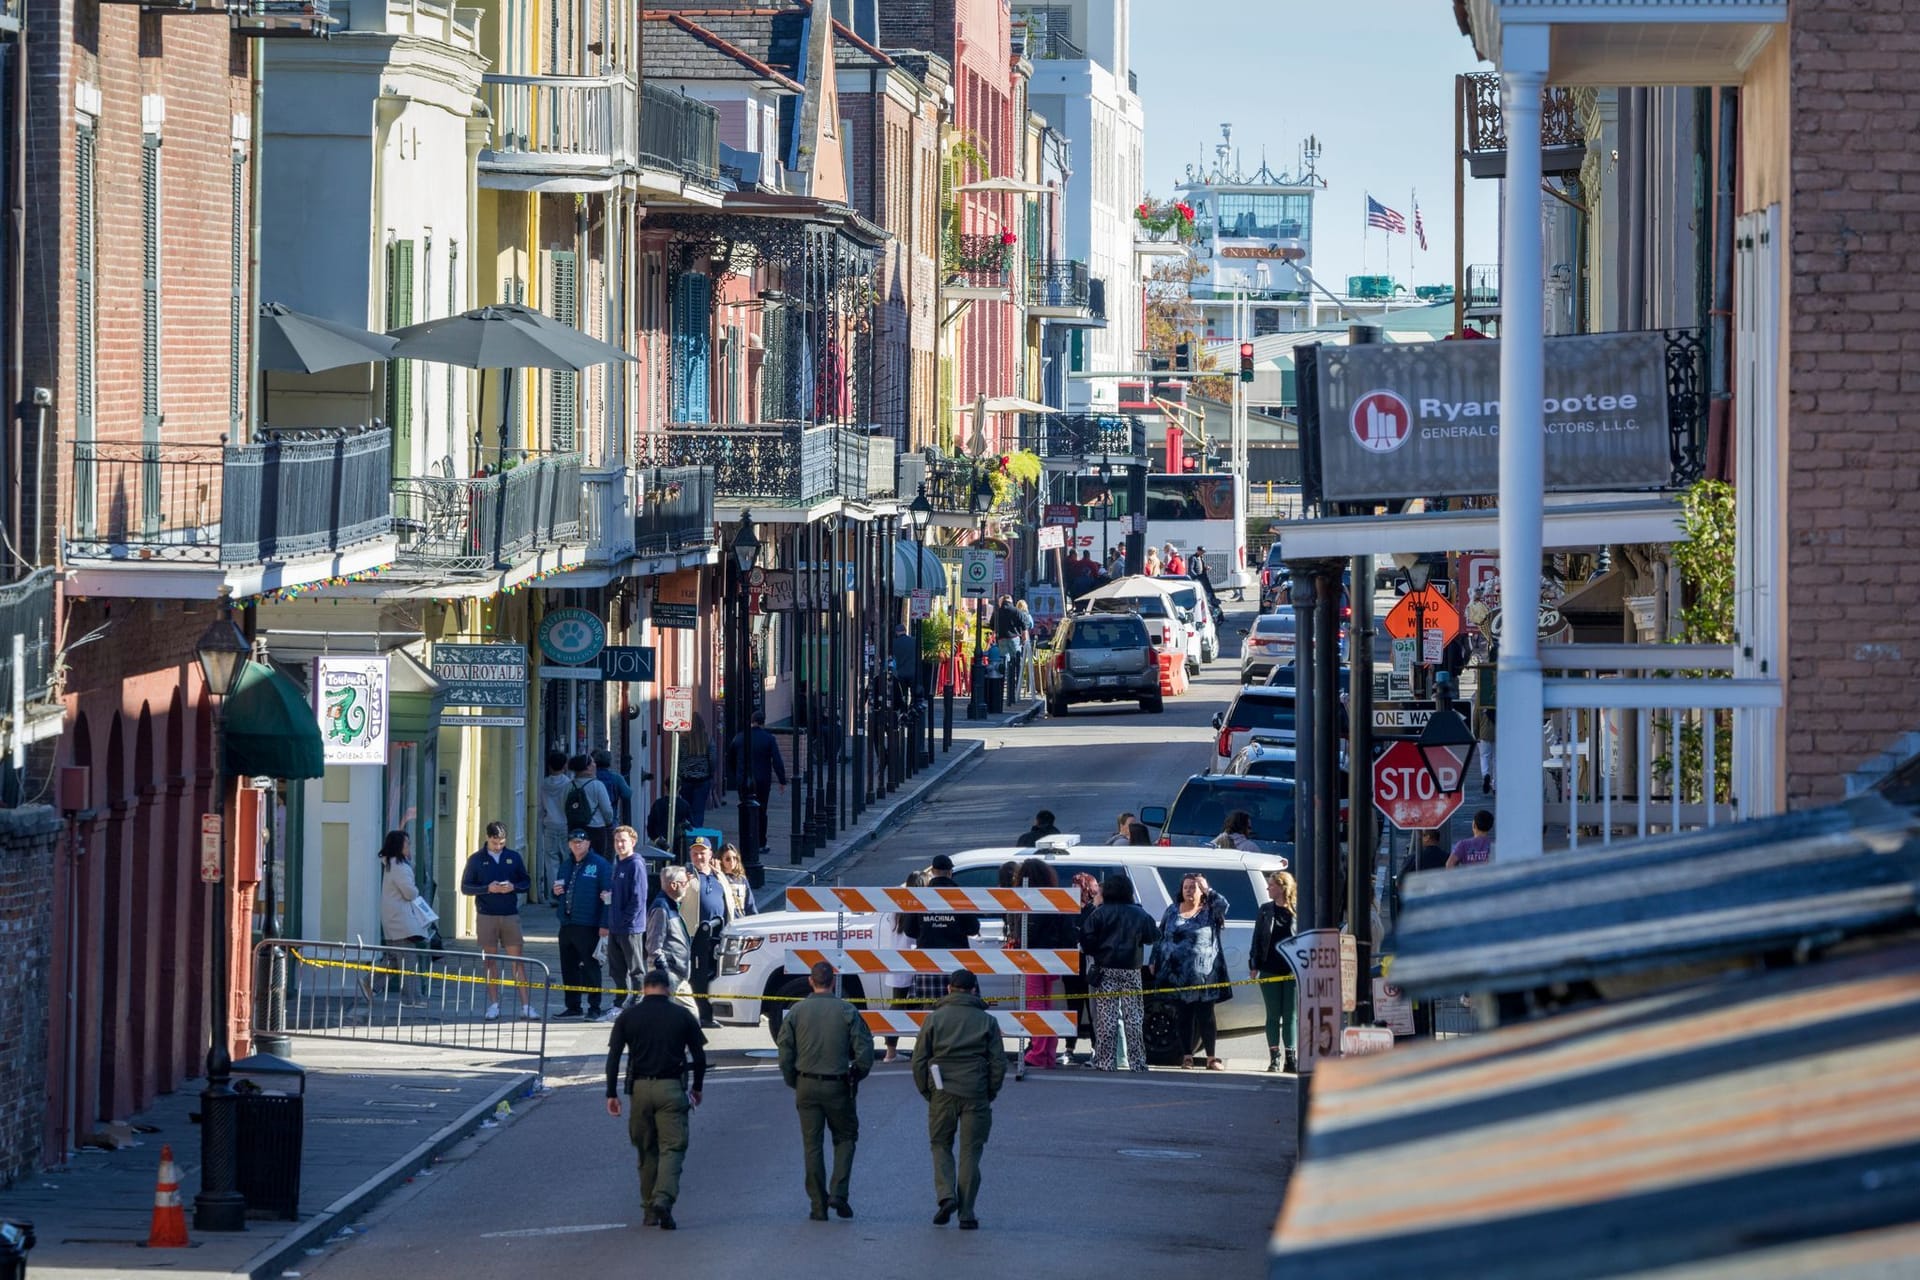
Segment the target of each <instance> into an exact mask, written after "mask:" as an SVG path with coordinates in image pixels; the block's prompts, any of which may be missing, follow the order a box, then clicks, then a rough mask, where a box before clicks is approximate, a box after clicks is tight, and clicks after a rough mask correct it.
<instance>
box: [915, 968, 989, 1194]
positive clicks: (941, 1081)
mask: <svg viewBox="0 0 1920 1280" xmlns="http://www.w3.org/2000/svg"><path fill="white" fill-rule="evenodd" d="M1006 1078H1007V1055H1006V1051H1005V1049H1003V1048H1002V1046H1001V1044H1000V1024H999V1023H997V1022H995V1021H994V1020H993V1015H992V1014H991V1013H988V1012H987V1006H986V1002H985V1001H983V1000H981V999H980V980H979V979H978V978H975V977H974V976H973V975H972V974H971V973H968V972H967V971H966V970H965V969H955V970H954V971H953V972H952V973H950V974H948V975H947V998H946V999H944V1000H942V1001H941V1002H940V1003H939V1004H937V1005H935V1006H934V1007H933V1012H932V1013H930V1014H928V1015H927V1020H926V1022H925V1023H923V1024H922V1025H921V1027H920V1038H919V1039H917V1040H915V1041H914V1044H913V1083H914V1086H915V1087H916V1088H918V1089H919V1090H920V1096H921V1097H923V1098H925V1099H926V1100H927V1141H928V1143H929V1144H930V1145H931V1146H932V1148H933V1191H934V1194H935V1195H936V1196H938V1197H939V1200H940V1207H939V1209H938V1211H937V1212H935V1213H934V1215H933V1225H934V1226H936V1227H944V1226H945V1225H946V1224H947V1222H948V1221H949V1220H950V1219H951V1218H952V1217H953V1215H954V1211H955V1210H958V1211H959V1213H960V1229H961V1230H962V1231H974V1230H977V1229H978V1228H979V1226H980V1219H979V1218H978V1217H976V1216H975V1215H974V1211H973V1210H974V1202H975V1201H976V1200H977V1199H978V1198H979V1195H980V1153H981V1151H983V1150H985V1149H986V1145H987V1135H988V1134H990V1133H992V1132H993V1100H994V1099H995V1098H996V1097H998V1096H999V1094H1000V1085H1001V1083H1002V1082H1003V1081H1004V1080H1005V1079H1006ZM955 1138H958V1139H959V1142H960V1160H959V1168H958V1170H957V1172H956V1170H955V1167H954V1146H953V1144H954V1140H955Z"/></svg>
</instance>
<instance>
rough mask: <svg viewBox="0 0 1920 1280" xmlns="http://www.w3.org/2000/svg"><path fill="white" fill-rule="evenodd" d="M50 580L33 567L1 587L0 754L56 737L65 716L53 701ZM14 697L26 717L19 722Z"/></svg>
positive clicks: (48, 571)
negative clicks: (1, 729) (0, 733)
mask: <svg viewBox="0 0 1920 1280" xmlns="http://www.w3.org/2000/svg"><path fill="white" fill-rule="evenodd" d="M54 579H55V572H54V570H52V569H36V570H35V571H34V572H32V573H30V574H28V575H27V576H26V577H24V578H22V579H20V581H18V582H10V583H8V584H6V585H5V586H0V722H3V723H4V724H5V725H6V729H7V731H6V733H5V735H4V736H0V750H10V749H11V748H12V747H14V746H15V745H22V746H24V745H27V744H29V743H34V742H39V741H41V740H42V739H45V738H52V737H58V736H59V733H60V727H61V724H62V723H63V721H64V718H65V717H64V713H63V711H62V708H61V706H60V704H59V703H58V702H57V701H54V700H53V699H54V696H55V694H56V692H57V691H56V690H55V689H54V687H53V669H54V661H53V595H54ZM16 641H17V642H18V647H17V648H16V647H15V644H16ZM16 698H17V699H18V702H19V705H20V706H22V707H23V708H24V713H25V714H24V718H23V719H22V720H21V721H20V722H19V723H15V721H14V715H13V708H14V706H15V700H16Z"/></svg>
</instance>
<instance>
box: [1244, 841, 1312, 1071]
mask: <svg viewBox="0 0 1920 1280" xmlns="http://www.w3.org/2000/svg"><path fill="white" fill-rule="evenodd" d="M1298 896H1299V889H1298V886H1296V885H1295V884H1294V880H1293V877H1292V876H1291V875H1289V874H1287V873H1286V872H1284V871H1274V872H1269V873H1268V875H1267V901H1265V902H1263V903H1261V904H1260V915H1259V917H1258V918H1257V919H1255V920H1254V922H1253V954H1252V955H1250V956H1249V957H1248V958H1247V970H1248V972H1250V973H1252V974H1253V976H1254V977H1256V978H1259V979H1260V999H1261V1000H1262V1001H1264V1002H1265V1003H1266V1006H1267V1070H1269V1071H1278V1070H1280V1055H1281V1054H1282V1053H1283V1052H1284V1053H1285V1054H1286V1061H1287V1070H1288V1071H1292V1070H1293V1069H1294V1057H1293V1043H1294V1023H1295V1019H1296V1017H1297V1011H1298V1008H1299V996H1300V991H1299V987H1300V984H1299V983H1298V982H1296V981H1294V980H1293V966H1292V965H1290V964H1288V963H1287V961H1286V958H1285V957H1284V956H1283V955H1282V954H1281V952H1280V944H1281V943H1282V942H1284V941H1286V940H1287V939H1288V938H1291V937H1292V936H1293V928H1294V911H1295V908H1296V904H1297V902H1298ZM1283 977H1284V978H1285V979H1286V981H1276V979H1280V978H1283Z"/></svg>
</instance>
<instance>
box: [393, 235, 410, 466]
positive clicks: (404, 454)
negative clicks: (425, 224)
mask: <svg viewBox="0 0 1920 1280" xmlns="http://www.w3.org/2000/svg"><path fill="white" fill-rule="evenodd" d="M412 323H413V241H411V240H395V241H394V242H393V243H391V244H389V245H388V246H387V328H388V329H390V330H391V329H398V328H400V327H401V326H402V325H409V324H412ZM387 427H388V429H389V430H390V431H392V432H393V469H394V474H395V475H402V476H406V475H412V474H413V361H411V360H389V361H387Z"/></svg>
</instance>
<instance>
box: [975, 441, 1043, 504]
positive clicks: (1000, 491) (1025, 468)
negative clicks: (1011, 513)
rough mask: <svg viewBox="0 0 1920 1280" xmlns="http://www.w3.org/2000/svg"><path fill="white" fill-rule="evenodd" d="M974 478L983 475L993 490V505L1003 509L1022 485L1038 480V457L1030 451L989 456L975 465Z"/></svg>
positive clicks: (1012, 451)
mask: <svg viewBox="0 0 1920 1280" xmlns="http://www.w3.org/2000/svg"><path fill="white" fill-rule="evenodd" d="M975 474H976V476H981V475H984V477H985V479H986V481H987V483H988V485H990V486H991V487H992V489H993V505H994V506H995V507H1004V506H1006V505H1008V504H1009V503H1010V502H1012V501H1013V500H1014V498H1015V497H1016V496H1017V495H1018V493H1019V487H1020V486H1021V485H1023V484H1037V483H1038V482H1039V480H1040V455H1039V454H1037V453H1035V452H1033V451H1032V450H1031V449H1012V450H1009V451H1008V452H1006V453H1001V454H989V455H988V456H987V457H985V458H983V459H981V460H980V461H979V462H977V463H975Z"/></svg>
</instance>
